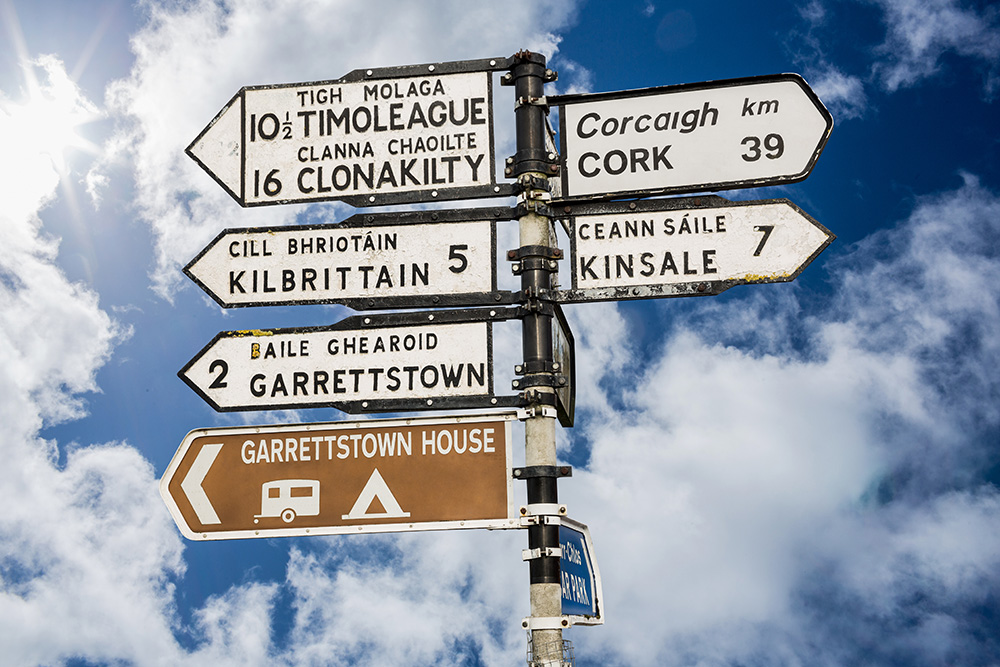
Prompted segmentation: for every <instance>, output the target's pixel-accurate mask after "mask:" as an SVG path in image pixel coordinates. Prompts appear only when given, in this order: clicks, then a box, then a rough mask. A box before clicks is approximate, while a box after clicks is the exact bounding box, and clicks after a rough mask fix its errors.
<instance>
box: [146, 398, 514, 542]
mask: <svg viewBox="0 0 1000 667" xmlns="http://www.w3.org/2000/svg"><path fill="white" fill-rule="evenodd" d="M514 419H517V413H515V412H505V413H497V414H489V415H464V416H455V417H437V418H411V419H392V420H369V421H361V422H337V423H319V424H295V425H281V426H242V427H233V428H207V429H198V430H194V431H191V432H190V433H189V434H188V435H187V437H185V438H184V440H183V442H182V443H181V446H180V448H178V450H177V453H176V454H175V455H174V457H173V460H172V461H171V462H170V465H168V466H167V470H166V472H165V473H164V475H163V478H162V479H161V480H160V494H161V495H162V496H163V500H164V501H165V502H166V504H167V507H168V508H169V509H170V513H171V516H173V518H174V521H175V522H176V523H177V526H178V527H179V528H180V530H181V533H183V534H184V536H185V537H187V538H188V539H192V540H217V539H236V538H254V537H282V536H292V535H333V534H345V533H380V532H396V531H417V530H444V529H464V528H517V527H518V526H519V523H520V522H519V519H518V517H517V511H516V509H515V507H514V501H513V493H512V488H511V487H512V476H511V473H510V470H511V426H510V424H511V421H512V420H514Z"/></svg>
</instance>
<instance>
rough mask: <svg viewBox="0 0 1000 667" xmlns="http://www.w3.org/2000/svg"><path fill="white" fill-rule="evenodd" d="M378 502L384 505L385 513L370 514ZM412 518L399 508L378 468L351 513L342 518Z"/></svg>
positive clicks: (349, 519) (355, 519) (354, 519)
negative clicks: (373, 503)
mask: <svg viewBox="0 0 1000 667" xmlns="http://www.w3.org/2000/svg"><path fill="white" fill-rule="evenodd" d="M376 499H377V500H378V501H379V502H380V503H381V504H382V508H383V509H384V510H385V511H383V512H369V511H368V509H369V508H370V507H371V505H372V502H373V501H375V500H376ZM408 516H410V513H409V512H404V511H403V508H402V507H400V506H399V501H397V500H396V496H394V495H392V491H390V490H389V486H388V485H387V484H386V483H385V480H384V479H382V475H381V473H379V471H378V468H375V471H374V472H373V473H372V474H371V477H369V478H368V482H367V483H366V484H365V488H363V489H362V490H361V495H360V496H358V499H357V500H356V501H355V502H354V506H353V507H352V508H351V511H350V513H348V514H344V515H343V516H342V518H343V519H344V520H348V521H351V520H353V521H357V520H359V519H405V518H406V517H408Z"/></svg>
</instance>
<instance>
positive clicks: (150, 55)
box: [108, 0, 575, 297]
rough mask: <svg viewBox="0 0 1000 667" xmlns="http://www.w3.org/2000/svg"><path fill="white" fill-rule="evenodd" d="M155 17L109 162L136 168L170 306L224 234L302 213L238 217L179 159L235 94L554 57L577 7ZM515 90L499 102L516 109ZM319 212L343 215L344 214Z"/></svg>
mask: <svg viewBox="0 0 1000 667" xmlns="http://www.w3.org/2000/svg"><path fill="white" fill-rule="evenodd" d="M149 10H150V12H151V20H150V23H149V24H148V26H147V27H146V28H144V29H143V30H141V31H140V32H139V33H138V34H136V35H135V36H134V37H133V39H132V48H133V50H134V52H135V54H136V64H135V67H134V68H133V70H132V73H131V75H130V77H129V78H128V79H126V80H123V81H119V82H117V84H115V85H113V86H112V87H111V88H110V91H109V94H108V105H109V107H110V108H111V109H112V110H113V111H114V112H115V113H116V114H118V117H119V119H120V121H121V122H122V129H121V132H120V134H119V136H118V140H117V144H116V146H117V148H116V154H115V156H114V159H123V158H125V157H128V158H129V159H131V160H132V162H133V164H134V167H135V168H134V177H135V180H136V188H137V194H136V204H137V206H138V208H139V213H140V215H141V218H142V219H143V221H144V222H146V223H147V224H149V225H150V227H151V228H152V230H153V232H154V235H155V238H156V255H157V266H156V268H155V270H154V273H153V282H154V286H155V288H156V289H157V291H158V292H159V293H160V294H161V295H163V296H168V297H169V295H170V294H171V293H172V292H173V290H175V289H176V288H177V287H178V285H179V284H180V282H181V277H182V275H181V272H180V271H179V268H180V267H181V266H183V265H184V264H186V263H187V262H188V261H189V260H190V259H191V258H192V257H194V256H195V255H196V254H197V253H198V252H199V251H200V250H201V248H202V247H203V246H204V245H206V244H207V243H208V241H210V240H211V239H212V238H213V237H214V236H215V235H216V234H217V233H218V232H219V230H221V229H224V228H226V227H247V226H257V225H274V224H284V223H288V222H291V221H292V220H293V219H294V216H295V215H296V213H297V212H298V211H300V210H302V207H301V206H280V207H262V208H254V209H245V210H244V209H241V208H240V207H239V206H238V205H237V204H236V203H235V202H233V201H232V199H231V198H230V197H229V196H228V195H226V194H225V193H224V192H223V191H222V189H221V188H220V187H219V186H218V185H217V184H215V183H214V182H212V180H211V179H210V178H209V177H208V176H207V175H206V174H205V173H204V172H202V170H201V169H200V168H199V167H198V166H197V165H196V164H195V163H194V162H193V161H192V160H191V159H190V158H188V157H187V156H186V155H185V154H184V148H185V147H186V146H187V145H188V144H189V143H190V142H191V141H192V140H193V139H194V138H195V137H196V136H197V135H198V133H199V132H200V131H201V130H202V129H203V128H204V127H205V126H206V125H207V124H208V123H209V121H211V120H212V118H213V117H214V116H215V115H216V113H217V112H218V111H219V110H220V109H221V108H222V107H223V106H224V105H225V104H226V103H227V102H228V101H229V99H230V97H232V95H234V94H235V93H236V92H237V91H238V90H239V89H240V87H242V86H246V85H255V84H267V83H291V82H296V81H320V80H328V79H332V78H337V77H339V76H341V75H343V74H346V73H348V72H349V71H351V70H354V69H357V68H361V67H373V66H379V67H381V66H395V65H406V64H413V63H421V62H435V61H439V60H461V59H475V58H485V57H490V56H509V55H512V54H513V53H515V52H516V51H519V50H521V49H524V48H527V49H530V50H534V51H538V52H541V53H545V54H548V55H549V56H551V55H552V54H553V53H555V51H556V50H557V47H558V38H557V37H556V36H555V34H554V31H555V30H557V29H559V28H560V27H561V26H563V25H565V24H566V23H567V22H568V21H569V20H570V18H571V16H572V14H573V12H574V11H575V5H574V4H573V3H565V2H554V1H549V2H541V3H516V4H514V5H511V6H500V5H481V6H480V5H473V6H470V5H469V3H463V2H459V1H458V0H438V1H437V2H435V3H431V4H429V3H407V2H377V3H367V4H365V3H362V4H358V3H353V2H316V1H314V0H296V1H294V2H280V3H279V2H266V3H256V2H244V1H238V0H233V1H231V2H221V3H220V2H213V1H209V0H199V1H197V2H190V3H184V4H183V5H182V6H173V5H171V6H169V7H163V6H160V5H150V6H149ZM483 26H489V27H490V28H489V29H488V30H483V29H482V27H483ZM498 88H499V87H498ZM508 91H509V89H502V91H501V93H499V94H498V95H497V99H498V100H501V101H502V100H504V99H508V100H509V99H510V98H509V97H508V96H507V94H509V93H508ZM501 104H502V102H501ZM498 129H499V128H498ZM498 137H502V135H501V134H500V133H499V132H498ZM498 155H503V153H502V152H500V149H499V148H498ZM109 159H111V158H109ZM323 207H324V209H325V210H326V211H327V212H330V214H331V216H332V215H333V214H334V213H336V214H337V215H338V217H340V218H343V217H346V215H345V214H346V213H347V212H348V211H349V209H347V208H346V207H343V206H332V205H329V204H326V205H323Z"/></svg>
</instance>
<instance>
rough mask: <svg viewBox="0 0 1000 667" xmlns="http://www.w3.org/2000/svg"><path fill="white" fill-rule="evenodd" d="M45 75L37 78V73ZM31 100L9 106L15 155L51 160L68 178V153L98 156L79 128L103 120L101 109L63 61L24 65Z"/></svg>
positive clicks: (43, 58) (38, 60) (48, 58)
mask: <svg viewBox="0 0 1000 667" xmlns="http://www.w3.org/2000/svg"><path fill="white" fill-rule="evenodd" d="M39 70H40V71H41V72H42V73H43V74H44V77H43V78H41V79H40V78H39V77H38V76H36V72H37V71H39ZM24 72H25V83H26V84H27V91H26V92H27V99H26V100H25V101H23V102H21V103H15V104H10V105H5V106H6V107H7V108H6V111H7V115H8V118H7V122H9V123H10V128H11V130H12V131H11V132H10V133H9V135H10V136H9V137H8V139H9V140H11V141H13V142H14V144H15V145H14V146H9V148H11V149H13V150H12V151H11V152H12V153H14V154H21V155H28V154H35V155H38V156H44V157H47V158H48V159H49V160H51V163H52V167H53V168H54V169H55V171H56V172H57V173H58V174H59V175H60V176H64V175H66V173H67V171H68V169H67V161H66V159H67V154H68V153H69V152H70V151H71V150H83V151H86V152H88V153H91V154H97V153H98V152H99V148H98V147H97V146H96V145H95V144H93V143H92V142H91V141H89V140H87V139H86V138H84V137H83V136H82V135H81V134H80V132H79V129H80V128H81V127H82V126H83V125H86V124H87V123H90V122H93V121H95V120H97V119H99V118H101V117H102V114H101V112H100V111H99V110H98V108H97V107H96V106H95V105H94V104H93V103H91V102H90V101H89V100H87V98H86V97H84V96H83V94H82V93H81V91H80V89H79V88H78V87H77V85H76V84H75V83H74V82H73V81H72V80H71V79H70V78H69V75H68V74H67V73H66V70H65V68H64V67H63V64H62V62H61V61H60V60H59V59H58V58H56V57H54V56H40V57H38V58H35V59H34V60H31V61H28V62H26V63H25V64H24Z"/></svg>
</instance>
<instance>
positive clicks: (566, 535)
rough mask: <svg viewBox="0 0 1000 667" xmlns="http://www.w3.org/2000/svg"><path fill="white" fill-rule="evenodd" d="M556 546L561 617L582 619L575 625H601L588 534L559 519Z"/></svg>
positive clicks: (578, 525)
mask: <svg viewBox="0 0 1000 667" xmlns="http://www.w3.org/2000/svg"><path fill="white" fill-rule="evenodd" d="M559 546H560V547H561V548H562V557H561V558H560V560H559V568H560V573H561V578H562V613H563V615H564V616H576V617H586V619H583V618H579V619H574V620H575V622H577V623H581V622H584V623H586V622H590V623H594V622H599V623H601V622H603V618H601V616H602V614H601V603H602V602H603V601H602V600H601V599H600V597H601V590H600V589H601V586H600V575H599V573H598V572H597V566H596V564H595V563H594V560H593V553H592V545H591V543H590V531H589V530H588V529H587V527H586V526H585V525H583V524H582V523H577V522H576V521H572V520H570V519H567V518H563V519H562V523H561V525H560V526H559Z"/></svg>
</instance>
